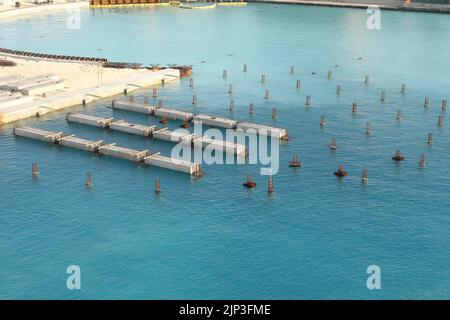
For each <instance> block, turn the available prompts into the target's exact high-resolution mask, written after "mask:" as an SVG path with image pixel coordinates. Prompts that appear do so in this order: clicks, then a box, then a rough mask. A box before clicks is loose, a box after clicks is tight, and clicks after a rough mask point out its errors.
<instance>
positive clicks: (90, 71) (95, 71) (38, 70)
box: [0, 53, 180, 124]
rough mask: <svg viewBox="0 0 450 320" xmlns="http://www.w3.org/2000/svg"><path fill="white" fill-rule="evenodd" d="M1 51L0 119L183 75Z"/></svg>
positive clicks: (30, 114) (10, 119)
mask: <svg viewBox="0 0 450 320" xmlns="http://www.w3.org/2000/svg"><path fill="white" fill-rule="evenodd" d="M88 60H89V59H87V60H86V58H84V61H83V60H82V59H81V58H79V57H75V58H74V60H64V59H54V60H52V59H49V58H39V57H27V56H18V55H11V54H5V53H0V62H1V61H9V63H8V64H4V63H2V64H1V65H0V74H1V77H0V89H1V90H0V93H1V95H2V97H1V99H0V100H1V101H0V124H4V123H8V122H13V121H17V120H20V119H25V118H28V117H33V116H41V115H43V114H46V113H49V112H52V111H56V110H61V109H64V108H67V107H70V106H74V105H81V104H87V103H90V102H93V101H96V100H99V99H105V98H109V97H111V96H114V95H118V94H122V93H129V92H132V91H135V90H138V89H142V88H146V87H150V86H154V85H160V84H161V83H163V82H164V83H167V82H170V81H176V80H179V78H180V70H178V69H171V68H166V69H160V70H150V69H148V68H107V67H105V65H106V64H104V63H103V62H98V61H95V59H93V60H94V61H88Z"/></svg>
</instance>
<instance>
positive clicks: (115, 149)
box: [98, 143, 148, 162]
mask: <svg viewBox="0 0 450 320" xmlns="http://www.w3.org/2000/svg"><path fill="white" fill-rule="evenodd" d="M98 153H100V154H102V155H105V156H110V157H114V158H119V159H125V160H130V161H134V162H142V161H143V160H144V158H145V157H146V156H148V150H144V151H139V150H133V149H128V148H124V147H119V146H116V144H115V143H112V144H107V145H103V146H101V147H100V148H98Z"/></svg>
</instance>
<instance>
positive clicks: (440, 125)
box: [438, 115, 444, 127]
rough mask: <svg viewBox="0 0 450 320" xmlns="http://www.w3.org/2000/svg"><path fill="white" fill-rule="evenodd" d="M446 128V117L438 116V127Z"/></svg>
mask: <svg viewBox="0 0 450 320" xmlns="http://www.w3.org/2000/svg"><path fill="white" fill-rule="evenodd" d="M443 126H444V117H443V116H442V115H439V116H438V127H443Z"/></svg>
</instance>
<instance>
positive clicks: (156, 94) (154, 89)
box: [152, 88, 158, 98]
mask: <svg viewBox="0 0 450 320" xmlns="http://www.w3.org/2000/svg"><path fill="white" fill-rule="evenodd" d="M157 96H158V89H156V88H153V90H152V97H153V98H156V97H157Z"/></svg>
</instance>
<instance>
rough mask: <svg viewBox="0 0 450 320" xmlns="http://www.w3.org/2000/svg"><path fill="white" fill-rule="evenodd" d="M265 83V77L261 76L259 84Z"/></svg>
mask: <svg viewBox="0 0 450 320" xmlns="http://www.w3.org/2000/svg"><path fill="white" fill-rule="evenodd" d="M265 82H266V75H265V74H262V75H261V83H265Z"/></svg>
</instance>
